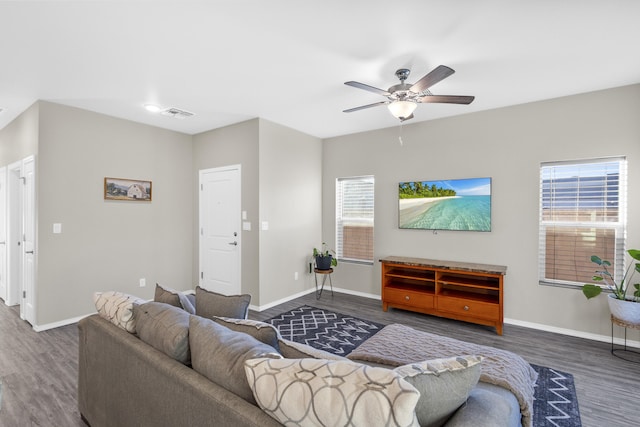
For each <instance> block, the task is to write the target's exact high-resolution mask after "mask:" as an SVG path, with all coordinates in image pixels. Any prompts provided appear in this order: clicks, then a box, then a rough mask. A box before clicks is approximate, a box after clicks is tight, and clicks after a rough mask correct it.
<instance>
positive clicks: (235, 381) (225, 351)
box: [189, 316, 282, 405]
mask: <svg viewBox="0 0 640 427" xmlns="http://www.w3.org/2000/svg"><path fill="white" fill-rule="evenodd" d="M189 344H190V347H191V363H192V366H193V369H194V370H195V371H196V372H198V373H200V374H202V375H204V376H205V377H207V378H208V379H210V380H211V381H213V382H214V383H216V384H218V385H220V386H222V387H224V388H225V389H227V390H229V391H230V392H232V393H234V394H236V395H238V396H240V397H242V398H243V399H244V400H246V401H247V402H250V403H253V404H254V405H255V404H256V401H255V399H254V397H253V392H252V391H251V388H250V387H249V383H248V382H247V377H246V374H245V372H244V362H245V360H249V359H255V358H258V357H267V358H282V356H280V354H279V353H278V352H277V351H276V349H275V348H273V347H271V346H269V345H267V344H264V343H262V342H260V341H258V340H257V339H255V338H253V337H252V336H250V335H247V334H244V333H241V332H236V331H232V330H231V329H229V328H226V327H224V326H222V325H219V324H217V323H215V322H214V321H213V320H210V319H205V318H203V317H199V316H191V320H190V325H189Z"/></svg>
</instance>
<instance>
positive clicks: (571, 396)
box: [531, 364, 582, 427]
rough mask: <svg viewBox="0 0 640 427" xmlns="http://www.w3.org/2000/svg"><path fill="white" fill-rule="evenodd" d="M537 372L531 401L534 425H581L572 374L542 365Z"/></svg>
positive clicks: (540, 426) (562, 426) (535, 426)
mask: <svg viewBox="0 0 640 427" xmlns="http://www.w3.org/2000/svg"><path fill="white" fill-rule="evenodd" d="M531 366H532V367H533V369H535V370H536V372H538V382H537V383H536V386H535V395H534V398H535V400H534V402H533V425H534V427H547V426H555V427H581V426H582V422H581V420H580V411H579V408H578V398H577V397H576V388H575V385H574V383H573V375H571V374H567V373H566V372H562V371H558V370H556V369H551V368H546V367H544V366H538V365H533V364H532V365H531Z"/></svg>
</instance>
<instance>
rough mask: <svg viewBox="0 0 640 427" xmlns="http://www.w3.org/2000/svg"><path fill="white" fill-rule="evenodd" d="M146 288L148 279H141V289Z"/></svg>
mask: <svg viewBox="0 0 640 427" xmlns="http://www.w3.org/2000/svg"><path fill="white" fill-rule="evenodd" d="M145 286H147V279H145V278H142V279H140V287H141V288H144V287H145Z"/></svg>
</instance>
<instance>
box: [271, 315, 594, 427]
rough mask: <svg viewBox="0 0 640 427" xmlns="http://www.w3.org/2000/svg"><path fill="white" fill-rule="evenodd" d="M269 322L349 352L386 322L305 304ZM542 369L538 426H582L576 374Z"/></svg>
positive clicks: (295, 337)
mask: <svg viewBox="0 0 640 427" xmlns="http://www.w3.org/2000/svg"><path fill="white" fill-rule="evenodd" d="M267 322H269V323H271V324H272V325H274V326H275V327H276V328H278V330H279V331H280V334H281V335H282V336H283V337H284V338H286V339H289V340H291V341H296V342H299V343H303V344H308V345H310V346H312V347H314V348H318V349H321V350H325V351H328V352H330V353H334V354H339V355H340V356H346V355H347V354H349V353H351V352H352V351H353V350H354V349H355V348H356V347H358V346H359V345H360V344H362V343H363V342H364V341H365V340H367V339H369V338H371V337H372V336H373V335H375V334H376V333H377V332H378V331H380V329H382V328H383V327H384V326H385V325H382V324H380V323H375V322H371V321H368V320H362V319H358V318H356V317H353V316H346V315H344V314H340V313H334V312H332V311H328V310H323V309H320V308H315V307H310V306H303V307H299V308H296V309H295V310H291V311H290V312H287V313H282V314H280V315H278V316H275V317H273V318H271V319H269V320H267ZM531 366H533V369H535V370H536V372H538V382H537V383H536V387H535V396H534V398H535V401H534V402H533V426H534V427H582V422H581V420H580V411H579V408H578V399H577V397H576V390H575V386H574V383H573V375H571V374H568V373H566V372H562V371H558V370H556V369H552V368H547V367H544V366H537V365H531Z"/></svg>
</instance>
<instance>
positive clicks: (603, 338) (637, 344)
mask: <svg viewBox="0 0 640 427" xmlns="http://www.w3.org/2000/svg"><path fill="white" fill-rule="evenodd" d="M504 323H506V324H509V325H516V326H522V327H525V328H530V329H537V330H540V331H545V332H553V333H556V334H561V335H568V336H571V337H576V338H585V339H588V340H593V341H601V342H606V343H611V335H600V334H592V333H590V332H582V331H576V330H573V329H565V328H557V327H555V326H549V325H543V324H541V323H533V322H525V321H523V320H516V319H504ZM613 342H614V344H616V345H624V340H623V339H622V338H617V337H615V338H614V339H613ZM627 347H634V348H640V341H634V340H627Z"/></svg>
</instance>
